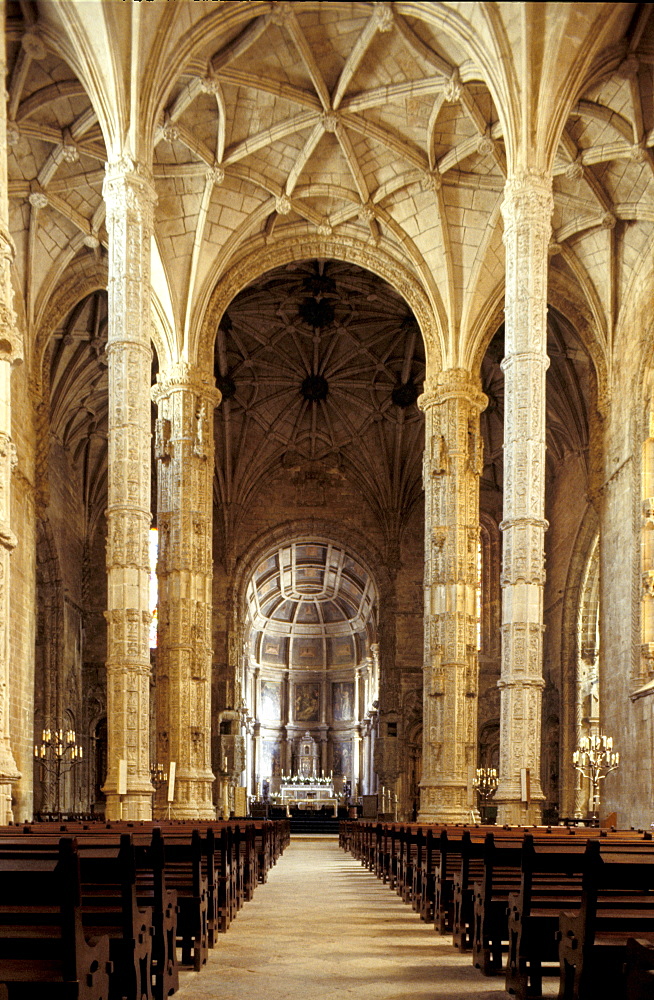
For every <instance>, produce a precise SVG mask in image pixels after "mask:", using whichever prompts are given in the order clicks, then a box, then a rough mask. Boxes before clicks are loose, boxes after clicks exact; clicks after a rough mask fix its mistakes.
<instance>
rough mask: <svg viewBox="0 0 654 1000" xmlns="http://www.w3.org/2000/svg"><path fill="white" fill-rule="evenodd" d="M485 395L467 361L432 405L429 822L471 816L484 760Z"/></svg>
mask: <svg viewBox="0 0 654 1000" xmlns="http://www.w3.org/2000/svg"><path fill="white" fill-rule="evenodd" d="M486 402H487V400H486V397H485V396H484V394H483V393H482V392H481V391H480V389H479V386H478V383H477V382H476V380H475V379H474V378H473V377H472V376H471V375H470V374H469V373H468V372H466V371H462V370H459V369H451V370H449V371H445V372H442V373H441V374H440V375H439V376H438V380H437V382H436V384H435V385H434V386H433V388H431V389H429V390H428V391H427V392H425V393H423V395H422V396H421V397H420V399H419V405H420V407H421V409H423V410H424V412H425V455H424V471H423V482H424V488H425V663H424V722H423V771H422V780H421V782H420V789H421V790H420V816H419V821H420V822H426V823H439V822H446V823H460V822H463V821H465V820H467V819H469V818H470V806H469V804H468V781H469V769H470V768H472V767H474V766H475V764H476V760H477V682H478V648H477V629H478V625H477V617H478V606H479V582H480V581H479V477H480V475H481V472H482V467H483V457H482V441H481V435H480V430H479V414H480V412H481V411H482V410H483V409H484V407H485V406H486Z"/></svg>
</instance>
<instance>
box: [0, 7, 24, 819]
mask: <svg viewBox="0 0 654 1000" xmlns="http://www.w3.org/2000/svg"><path fill="white" fill-rule="evenodd" d="M0 28H1V29H2V42H1V43H0V60H1V62H2V74H3V76H2V78H3V79H5V76H6V51H5V30H4V29H5V4H4V0H2V2H0ZM0 104H1V107H0V147H1V149H0V826H6V825H7V824H8V823H11V822H12V820H13V818H14V817H13V811H12V805H11V788H12V785H13V784H15V783H16V782H17V781H19V780H20V777H21V775H20V772H19V770H18V767H17V766H16V760H15V758H14V753H13V751H12V746H11V738H10V737H11V734H10V708H9V697H10V666H11V663H10V644H9V624H10V621H11V617H10V614H11V612H10V607H9V592H10V557H11V553H12V551H13V549H14V548H15V545H16V536H15V535H14V533H13V531H12V530H11V527H10V520H11V471H12V468H13V466H14V465H15V463H16V448H15V445H14V443H13V442H12V440H11V369H12V366H13V365H14V364H17V363H18V362H20V361H22V353H21V343H20V335H19V333H18V330H17V327H16V316H15V313H14V308H13V292H12V288H11V265H12V261H13V258H14V244H13V240H12V238H11V235H10V232H9V199H8V194H7V190H8V188H7V183H8V182H7V108H6V103H5V101H2V102H0Z"/></svg>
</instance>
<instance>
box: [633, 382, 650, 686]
mask: <svg viewBox="0 0 654 1000" xmlns="http://www.w3.org/2000/svg"><path fill="white" fill-rule="evenodd" d="M641 477H642V495H643V501H642V522H641V549H640V550H641V599H640V629H641V646H640V668H641V669H640V676H639V677H637V678H636V683H637V684H647V683H648V682H651V681H652V680H653V679H654V401H653V400H651V399H650V400H649V402H648V412H647V438H646V439H645V441H644V442H643V450H642V474H641Z"/></svg>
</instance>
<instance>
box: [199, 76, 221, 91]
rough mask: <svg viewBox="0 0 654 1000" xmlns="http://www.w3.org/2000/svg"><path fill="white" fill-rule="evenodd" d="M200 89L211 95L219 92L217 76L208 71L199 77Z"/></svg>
mask: <svg viewBox="0 0 654 1000" xmlns="http://www.w3.org/2000/svg"><path fill="white" fill-rule="evenodd" d="M200 90H201V91H202V92H203V93H204V94H213V95H216V94H220V93H221V85H220V80H219V79H218V77H217V76H213V75H212V74H211V73H209V74H207V76H203V77H202V78H201V79H200Z"/></svg>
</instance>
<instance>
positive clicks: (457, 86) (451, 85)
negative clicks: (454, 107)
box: [443, 69, 463, 104]
mask: <svg viewBox="0 0 654 1000" xmlns="http://www.w3.org/2000/svg"><path fill="white" fill-rule="evenodd" d="M462 94H463V83H462V82H461V77H460V76H459V71H458V69H455V70H454V72H453V73H452V76H451V77H450V78H449V80H448V81H447V83H446V84H445V88H444V90H443V97H444V99H445V100H446V101H447V103H448V104H454V103H455V102H456V101H460V100H461V95H462Z"/></svg>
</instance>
